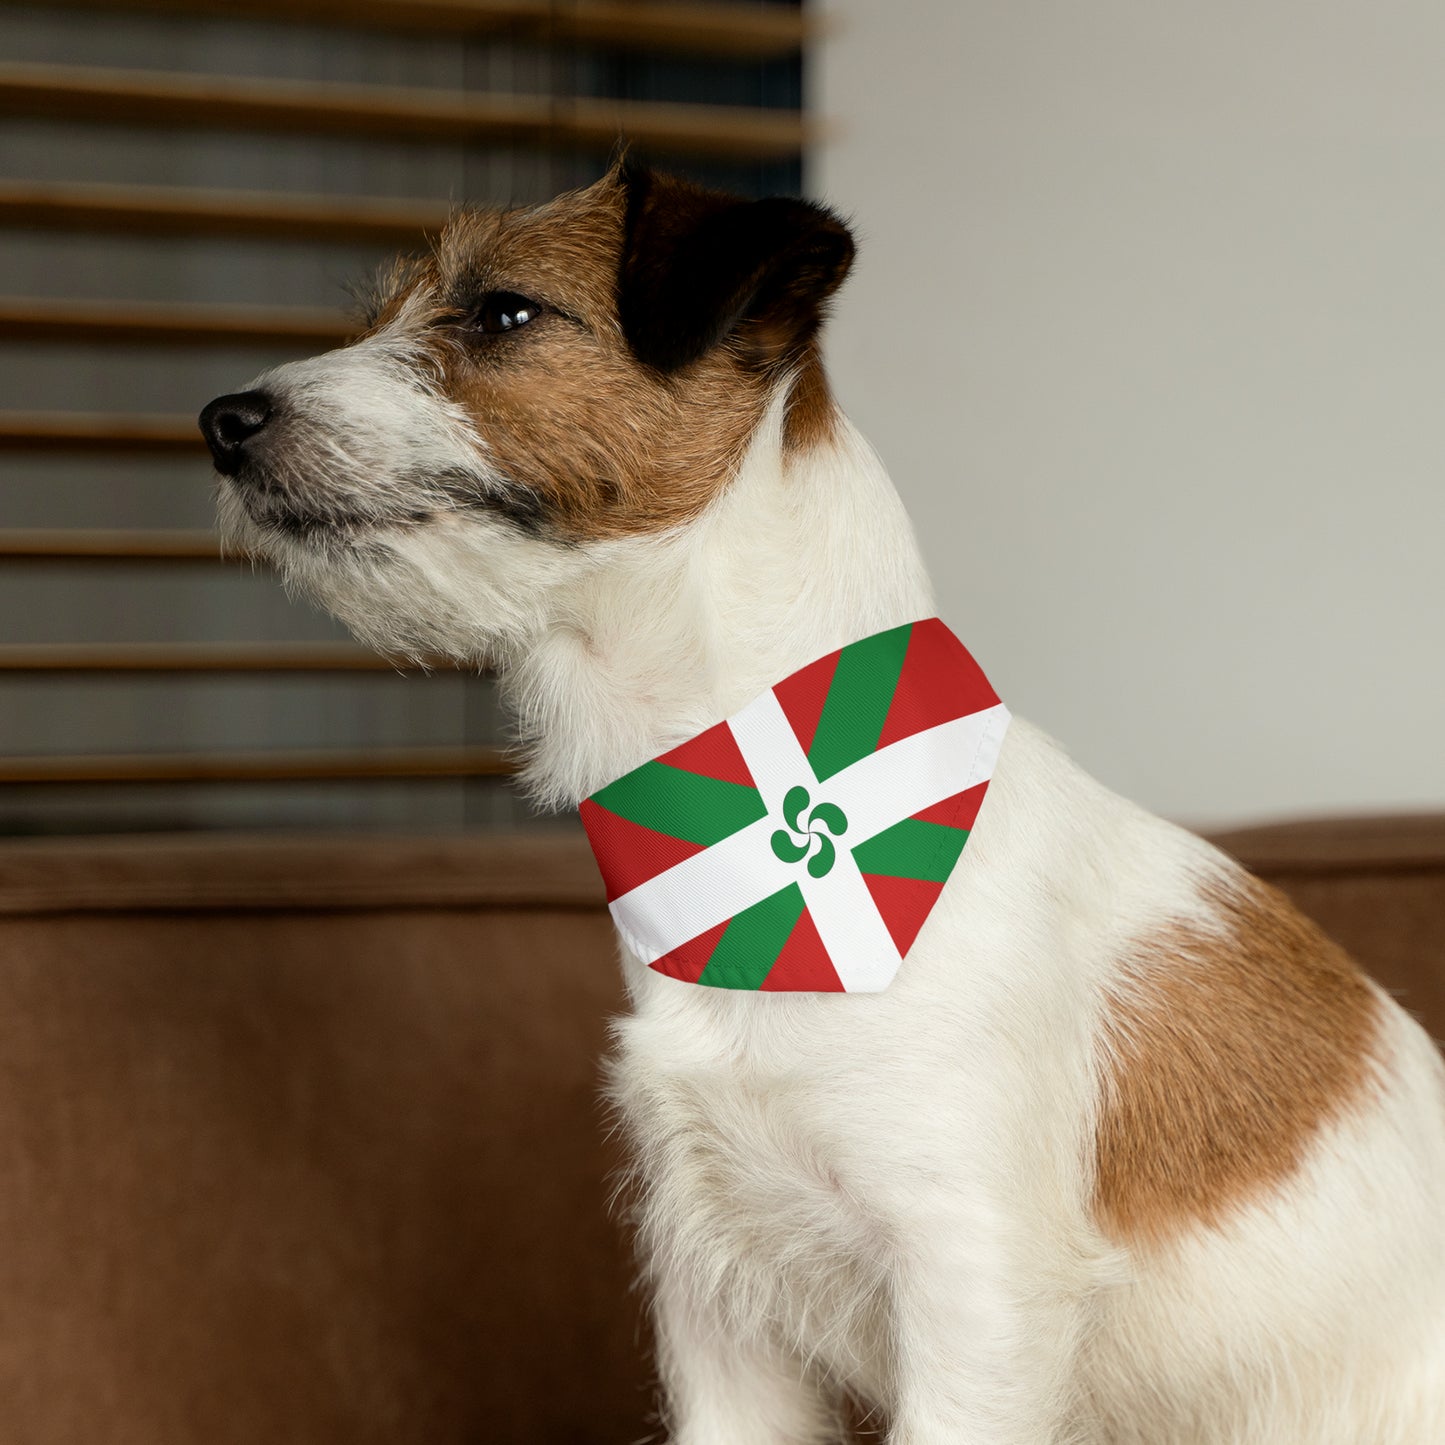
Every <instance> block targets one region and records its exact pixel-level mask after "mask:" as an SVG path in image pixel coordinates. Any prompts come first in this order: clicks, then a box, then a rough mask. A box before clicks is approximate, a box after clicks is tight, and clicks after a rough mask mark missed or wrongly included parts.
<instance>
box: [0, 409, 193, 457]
mask: <svg viewBox="0 0 1445 1445" xmlns="http://www.w3.org/2000/svg"><path fill="white" fill-rule="evenodd" d="M205 449H206V444H205V442H204V441H203V440H202V439H201V432H200V428H199V426H198V425H197V423H196V419H195V417H193V416H184V415H180V416H147V415H141V414H139V413H133V412H117V413H110V412H89V411H11V412H0V451H65V452H115V453H133V452H147V453H156V454H161V455H175V454H186V453H189V454H191V455H201V454H203V453H204V452H205Z"/></svg>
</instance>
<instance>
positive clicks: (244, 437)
mask: <svg viewBox="0 0 1445 1445" xmlns="http://www.w3.org/2000/svg"><path fill="white" fill-rule="evenodd" d="M270 419H271V398H270V397H269V396H267V395H266V393H265V392H264V391H238V392H236V393H235V394H234V395H232V396H218V397H217V398H216V399H215V401H213V402H210V403H208V404H207V406H206V408H205V410H204V411H203V412H202V413H201V418H200V420H201V435H202V436H204V437H205V439H206V445H207V446H208V447H210V449H211V456H212V457H213V458H214V459H215V463H216V470H217V471H218V472H220V473H221V475H222V476H225V477H233V476H235V475H236V473H237V472H239V471H240V470H241V463H242V462H244V461H245V459H246V443H247V442H248V441H250V439H251V438H252V437H253V436H255V435H256V433H257V432H258V431H260V430H261V429H262V428H263V427H264V426H265V425H266V423H267V422H268V421H270Z"/></svg>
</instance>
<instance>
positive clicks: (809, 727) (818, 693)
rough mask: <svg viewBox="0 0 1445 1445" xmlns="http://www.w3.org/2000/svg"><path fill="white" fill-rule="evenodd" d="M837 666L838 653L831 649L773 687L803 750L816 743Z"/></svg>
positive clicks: (805, 750)
mask: <svg viewBox="0 0 1445 1445" xmlns="http://www.w3.org/2000/svg"><path fill="white" fill-rule="evenodd" d="M841 650H842V649H841V648H840V649H839V651H841ZM837 670H838V653H837V652H830V653H829V654H828V655H827V657H820V658H819V659H818V660H817V662H810V663H809V664H808V665H807V667H805V668H802V669H801V670H800V671H798V672H795V673H794V674H793V675H792V676H791V677H786V678H784V679H783V681H782V682H780V683H779V684H778V685H777V686H776V687H775V688H774V689H773V691H774V692H775V693H776V694H777V695H778V702H779V703H780V704H781V705H782V709H783V715H784V716H785V717H786V718H787V719H788V721H789V722H790V723H792V725H793V732H794V734H795V735H796V736H797V739H798V742H799V744H800V745H801V747H802V749H803V751H804V752H807V751H808V749H809V748H811V747H812V746H813V734H814V733H816V732H817V731H818V719H819V718H820V717H822V716H823V704H824V703H825V702H827V700H828V689H829V688H830V687H831V686H832V685H833V674H834V673H835V672H837Z"/></svg>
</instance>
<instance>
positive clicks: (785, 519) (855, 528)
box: [502, 402, 934, 807]
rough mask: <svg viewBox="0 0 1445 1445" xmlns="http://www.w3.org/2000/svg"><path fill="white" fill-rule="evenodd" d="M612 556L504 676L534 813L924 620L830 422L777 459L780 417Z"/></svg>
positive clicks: (857, 446)
mask: <svg viewBox="0 0 1445 1445" xmlns="http://www.w3.org/2000/svg"><path fill="white" fill-rule="evenodd" d="M607 545H608V546H609V547H613V548H615V551H610V552H609V554H608V555H607V556H605V557H599V559H598V560H599V565H598V566H597V568H596V569H595V571H594V572H592V573H590V574H589V575H588V576H587V577H586V578H585V579H583V580H581V581H577V582H573V583H571V584H570V585H569V586H568V587H567V588H566V590H565V593H564V595H562V596H561V597H559V598H558V599H556V600H557V603H558V605H557V606H556V607H555V608H553V609H551V614H552V618H553V620H552V623H551V625H550V627H549V628H548V629H547V631H546V632H545V634H544V635H543V636H542V637H541V638H540V639H536V640H534V642H533V644H532V645H531V646H530V647H528V648H527V649H526V651H525V654H524V655H523V657H522V658H521V659H520V660H519V661H518V662H517V663H516V664H515V665H513V666H511V667H504V668H503V670H502V684H503V689H504V694H505V695H506V696H507V697H508V700H509V701H510V703H511V705H512V707H513V708H514V709H515V711H516V713H517V715H518V718H519V721H520V724H521V731H522V737H523V739H524V746H525V751H526V759H527V765H526V778H527V781H528V783H529V784H530V786H531V788H532V789H533V791H534V792H535V794H536V795H537V796H538V797H539V799H541V800H542V801H544V802H546V803H548V804H552V805H555V806H563V807H566V806H570V805H574V804H576V803H577V802H579V801H580V800H581V799H582V798H584V797H586V796H587V795H588V794H590V793H592V792H595V791H596V790H597V789H598V788H600V787H601V786H603V785H604V784H606V783H608V782H610V781H611V780H612V779H613V778H616V777H618V776H620V775H621V774H622V773H624V772H626V771H628V770H629V769H630V768H633V767H636V766H637V765H638V764H639V763H642V762H645V761H646V760H647V759H649V758H652V757H656V756H657V755H658V754H659V753H661V752H664V751H666V750H667V749H668V748H670V747H674V746H676V745H677V744H678V743H681V742H684V741H686V740H687V739H688V738H690V737H693V736H694V735H696V734H697V733H698V732H700V731H702V730H703V729H704V728H706V727H709V726H711V725H712V724H713V723H716V722H718V721H719V720H721V719H722V718H725V717H727V716H729V715H730V714H732V713H734V712H736V711H737V710H738V709H739V708H741V707H742V706H743V705H744V704H745V703H747V702H748V701H750V700H751V699H752V698H753V697H755V696H757V695H758V694H759V693H760V692H762V691H763V690H764V689H766V688H768V687H770V686H771V685H772V684H773V683H775V682H778V681H780V680H781V679H782V678H784V677H786V676H787V675H788V674H789V673H791V672H794V671H796V670H797V669H798V668H799V667H802V666H804V665H805V664H806V663H808V662H811V661H812V660H813V659H814V658H817V657H821V656H823V655H824V654H826V653H828V652H831V651H832V650H833V649H835V648H837V647H841V646H843V645H844V644H845V643H848V642H852V641H854V640H856V639H857V638H860V637H865V636H867V635H869V634H870V633H873V632H878V631H881V630H882V629H884V628H887V627H892V626H897V625H899V624H901V623H904V622H910V621H913V620H915V619H917V618H920V617H927V616H930V615H932V613H933V610H934V607H933V598H932V589H931V587H930V585H929V582H928V578H927V575H926V573H925V571H924V568H923V563H922V559H921V558H920V556H919V552H918V547H917V543H916V541H915V539H914V536H913V532H912V529H911V527H910V525H909V522H908V519H907V517H906V515H905V514H904V511H903V508H902V504H901V503H900V502H899V500H898V496H897V493H896V492H895V491H894V489H893V484H892V483H891V481H890V480H889V478H888V475H887V473H886V472H885V471H884V469H883V465H882V463H881V462H880V461H879V460H878V457H877V456H876V454H875V453H874V452H873V450H872V448H871V447H869V445H868V443H867V442H866V441H864V439H863V438H862V436H860V435H859V433H858V432H857V431H856V430H855V429H854V428H853V427H852V425H851V424H850V423H849V422H848V421H847V420H846V419H845V418H843V417H841V416H839V417H838V419H837V424H836V426H835V427H834V429H833V434H832V436H831V438H830V439H829V440H827V441H825V442H821V443H819V444H818V445H816V446H814V447H812V448H810V449H808V450H806V451H801V452H797V453H792V452H790V449H789V448H787V447H786V446H785V444H784V439H783V428H782V406H781V402H779V404H777V405H774V406H773V407H772V408H771V409H770V411H769V414H768V416H767V417H766V418H765V420H764V422H763V423H762V425H760V427H759V429H758V432H757V435H756V436H755V437H754V439H753V442H752V444H751V446H750V448H749V451H748V453H747V455H746V457H745V458H744V460H743V463H742V465H741V466H740V468H739V471H738V474H737V476H736V477H735V478H734V479H733V481H732V482H731V483H730V485H729V487H728V490H727V491H726V492H725V493H724V494H723V495H722V496H721V497H720V498H719V499H718V500H717V501H716V502H715V503H714V504H713V506H712V507H711V508H710V509H709V511H708V512H707V513H706V514H704V515H703V516H702V517H700V518H699V519H698V520H697V521H696V522H694V523H692V524H690V525H688V526H687V527H685V528H683V529H681V530H680V531H679V532H678V533H676V534H673V535H671V536H668V537H665V538H657V537H654V538H649V539H643V540H636V539H633V540H629V541H627V542H620V543H616V544H607Z"/></svg>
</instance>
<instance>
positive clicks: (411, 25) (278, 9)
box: [3, 0, 814, 60]
mask: <svg viewBox="0 0 1445 1445" xmlns="http://www.w3.org/2000/svg"><path fill="white" fill-rule="evenodd" d="M3 3H6V4H11V5H15V4H25V3H27V0H3ZM50 4H51V6H52V7H55V6H57V5H64V6H65V7H66V8H68V9H76V10H111V11H116V10H125V11H132V12H141V13H151V14H160V15H201V16H206V15H220V16H225V17H226V18H228V19H235V18H236V12H237V6H236V0H50ZM245 16H246V18H247V19H255V20H286V21H294V22H296V23H298V24H303V25H331V26H337V27H342V28H347V29H359V30H384V31H385V30H391V31H402V32H411V33H413V34H433V35H451V36H457V37H469V38H472V39H476V38H484V37H488V36H491V37H497V38H510V39H516V40H524V41H535V42H540V43H543V44H549V43H550V44H558V45H593V46H599V47H607V48H612V47H628V48H632V49H646V50H665V51H673V52H677V53H682V54H691V55H700V56H715V57H719V58H722V57H729V56H731V57H735V58H738V59H751V60H764V59H768V58H778V57H786V56H789V55H796V54H797V53H798V51H799V50H800V49H801V48H802V47H803V44H804V43H805V42H806V41H807V40H808V39H810V38H811V34H812V31H813V29H814V27H812V26H810V24H809V22H808V20H807V19H806V17H804V15H803V14H802V12H801V11H800V10H799V9H798V8H796V7H793V6H788V5H767V6H759V5H743V4H736V3H733V4H729V3H725V0H724V3H719V0H703V3H691V4H679V3H677V0H569V3H567V4H564V5H559V4H557V3H556V0H247V4H246V6H245Z"/></svg>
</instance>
